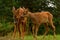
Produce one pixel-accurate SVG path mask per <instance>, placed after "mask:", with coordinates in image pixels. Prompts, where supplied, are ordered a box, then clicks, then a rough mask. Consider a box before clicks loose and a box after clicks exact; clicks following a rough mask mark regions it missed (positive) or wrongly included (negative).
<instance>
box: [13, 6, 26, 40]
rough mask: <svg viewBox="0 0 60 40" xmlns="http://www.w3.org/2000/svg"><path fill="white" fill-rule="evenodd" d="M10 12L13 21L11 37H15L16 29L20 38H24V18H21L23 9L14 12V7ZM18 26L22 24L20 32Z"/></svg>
mask: <svg viewBox="0 0 60 40" xmlns="http://www.w3.org/2000/svg"><path fill="white" fill-rule="evenodd" d="M12 12H13V17H14V20H15V25H14V33H13V35H14V37H15V34H16V29H18V31H19V36H20V35H21V36H22V38H24V32H25V26H26V17H24V16H23V12H24V8H18V9H17V10H16V9H15V7H13V10H12ZM20 24H22V31H20V28H21V27H20ZM22 40H23V39H22Z"/></svg>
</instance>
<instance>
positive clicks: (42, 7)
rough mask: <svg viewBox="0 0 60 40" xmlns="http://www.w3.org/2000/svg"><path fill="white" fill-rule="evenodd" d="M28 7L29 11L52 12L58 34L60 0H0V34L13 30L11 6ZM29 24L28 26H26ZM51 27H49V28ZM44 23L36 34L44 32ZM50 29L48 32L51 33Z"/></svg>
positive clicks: (59, 32) (59, 26)
mask: <svg viewBox="0 0 60 40" xmlns="http://www.w3.org/2000/svg"><path fill="white" fill-rule="evenodd" d="M13 6H15V7H16V9H17V8H19V7H26V8H29V9H30V11H31V12H41V11H49V12H51V13H52V14H53V16H54V19H53V22H54V25H55V26H56V34H60V0H0V36H4V35H7V34H8V33H10V32H13V30H14V26H13V25H14V24H13V20H14V19H13V13H12V7H13ZM28 24H29V26H28ZM26 26H27V27H28V28H27V30H28V29H29V28H30V29H29V32H30V33H31V27H32V22H31V20H30V19H29V21H28V23H27V25H26ZM50 29H51V28H50ZM44 30H45V28H44V25H43V24H42V26H41V27H40V28H39V31H38V34H41V35H42V34H43V33H44ZM52 33H53V32H52V30H50V31H49V34H52Z"/></svg>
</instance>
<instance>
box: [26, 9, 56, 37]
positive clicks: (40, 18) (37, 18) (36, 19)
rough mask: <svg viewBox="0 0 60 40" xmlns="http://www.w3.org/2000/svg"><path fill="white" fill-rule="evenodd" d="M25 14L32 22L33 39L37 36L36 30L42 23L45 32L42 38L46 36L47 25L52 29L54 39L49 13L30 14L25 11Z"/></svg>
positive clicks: (51, 18)
mask: <svg viewBox="0 0 60 40" xmlns="http://www.w3.org/2000/svg"><path fill="white" fill-rule="evenodd" d="M25 14H26V16H29V17H30V18H31V20H32V22H33V27H32V31H33V36H34V37H35V38H36V36H37V32H38V28H39V26H40V25H41V24H42V23H43V24H44V25H45V29H46V31H45V33H44V37H45V36H46V34H47V33H48V31H49V27H48V23H49V24H50V25H51V27H52V28H53V32H54V37H55V26H54V25H53V21H52V20H53V15H52V14H51V13H50V12H48V11H42V12H36V13H32V12H29V11H28V10H27V9H25ZM34 30H35V33H34ZM44 37H43V38H44Z"/></svg>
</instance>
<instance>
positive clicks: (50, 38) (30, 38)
mask: <svg viewBox="0 0 60 40" xmlns="http://www.w3.org/2000/svg"><path fill="white" fill-rule="evenodd" d="M42 38H43V35H40V36H37V39H38V40H41V39H42ZM9 39H10V40H14V39H12V33H10V34H9V35H7V36H4V37H0V40H9ZM15 40H21V39H19V38H18V34H17V35H16V38H15ZM24 40H33V36H32V35H25V37H24ZM44 40H53V35H47V36H46V37H45V39H44ZM56 40H60V35H56Z"/></svg>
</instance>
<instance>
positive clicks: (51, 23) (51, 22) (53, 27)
mask: <svg viewBox="0 0 60 40" xmlns="http://www.w3.org/2000/svg"><path fill="white" fill-rule="evenodd" d="M50 25H51V27H52V29H53V32H54V38H55V37H56V33H55V26H54V25H53V21H52V20H51V21H50Z"/></svg>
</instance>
